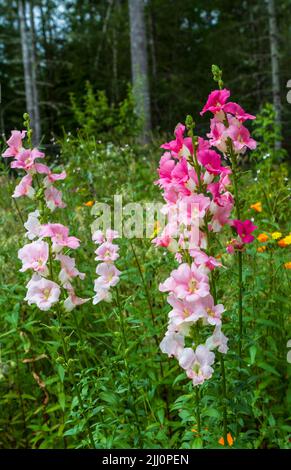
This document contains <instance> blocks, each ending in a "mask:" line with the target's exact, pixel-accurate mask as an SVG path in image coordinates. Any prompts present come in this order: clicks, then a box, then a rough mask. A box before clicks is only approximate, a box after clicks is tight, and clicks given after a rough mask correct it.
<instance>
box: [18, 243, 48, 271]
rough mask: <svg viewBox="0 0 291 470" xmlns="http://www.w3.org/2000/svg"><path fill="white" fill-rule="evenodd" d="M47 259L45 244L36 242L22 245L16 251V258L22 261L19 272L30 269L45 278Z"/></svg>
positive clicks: (46, 245)
mask: <svg viewBox="0 0 291 470" xmlns="http://www.w3.org/2000/svg"><path fill="white" fill-rule="evenodd" d="M48 257H49V246H48V244H47V243H46V242H44V241H42V240H38V241H35V242H32V243H29V244H28V245H24V247H23V248H21V249H20V250H19V251H18V258H19V259H20V260H21V261H22V268H21V269H20V271H21V272H23V271H27V269H32V270H33V271H36V272H39V273H41V274H42V275H43V276H47V274H48V268H47V261H48Z"/></svg>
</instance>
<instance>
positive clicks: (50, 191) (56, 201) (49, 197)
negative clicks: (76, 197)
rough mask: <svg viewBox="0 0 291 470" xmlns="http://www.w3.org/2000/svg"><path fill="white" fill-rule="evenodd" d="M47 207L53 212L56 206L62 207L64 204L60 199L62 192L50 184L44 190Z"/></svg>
mask: <svg viewBox="0 0 291 470" xmlns="http://www.w3.org/2000/svg"><path fill="white" fill-rule="evenodd" d="M44 196H45V201H46V205H47V207H48V208H49V209H50V210H51V211H52V212H53V211H54V210H55V209H56V208H58V207H59V208H61V209H63V208H64V207H66V204H65V203H64V202H63V200H62V192H61V191H59V190H58V189H57V188H55V187H54V186H52V185H50V186H48V187H47V188H46V190H45V192H44Z"/></svg>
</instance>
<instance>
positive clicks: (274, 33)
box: [267, 0, 282, 149]
mask: <svg viewBox="0 0 291 470" xmlns="http://www.w3.org/2000/svg"><path fill="white" fill-rule="evenodd" d="M267 7H268V16H269V36H270V51H271V66H272V90H273V104H274V108H275V112H276V121H275V122H276V124H277V126H278V127H279V129H281V126H282V111H281V110H282V104H281V96H280V70H279V41H278V27H277V19H276V12H275V4H274V0H267ZM275 147H276V148H277V149H278V148H280V147H281V141H278V142H276V143H275Z"/></svg>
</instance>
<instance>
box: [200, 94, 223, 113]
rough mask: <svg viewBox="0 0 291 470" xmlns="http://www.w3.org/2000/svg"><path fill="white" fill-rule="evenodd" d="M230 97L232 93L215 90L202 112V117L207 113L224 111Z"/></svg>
mask: <svg viewBox="0 0 291 470" xmlns="http://www.w3.org/2000/svg"><path fill="white" fill-rule="evenodd" d="M229 97H230V91H229V90H227V89H226V88H224V89H223V90H214V91H212V92H211V93H210V95H209V96H208V99H207V101H206V104H205V106H204V108H203V109H202V111H201V113H200V114H201V116H202V115H203V114H204V113H206V111H211V112H212V113H213V114H215V113H219V111H223V107H224V105H225V103H226V101H227V100H228V98H229Z"/></svg>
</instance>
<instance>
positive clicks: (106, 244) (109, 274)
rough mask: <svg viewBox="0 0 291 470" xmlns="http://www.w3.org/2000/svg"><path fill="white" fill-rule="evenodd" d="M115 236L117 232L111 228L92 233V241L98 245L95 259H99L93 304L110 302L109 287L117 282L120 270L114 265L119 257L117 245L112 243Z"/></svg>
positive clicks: (116, 236)
mask: <svg viewBox="0 0 291 470" xmlns="http://www.w3.org/2000/svg"><path fill="white" fill-rule="evenodd" d="M116 238H118V232H117V231H115V230H111V229H107V230H106V232H105V234H104V233H103V232H102V231H101V230H96V231H95V232H94V233H93V235H92V240H93V242H94V243H96V244H97V245H99V246H98V248H97V249H96V250H95V254H96V255H97V256H96V257H95V260H96V261H101V263H99V264H98V265H97V268H96V274H98V277H97V278H96V279H95V281H94V291H95V295H94V297H93V304H94V305H95V304H97V303H99V302H101V301H103V300H104V301H105V302H111V300H112V294H111V292H110V289H111V287H114V286H116V284H118V282H119V276H120V274H121V272H120V271H119V270H118V269H117V268H116V266H115V265H114V262H115V261H116V260H117V259H118V258H119V254H118V251H119V246H118V245H115V244H114V243H113V240H115V239H116Z"/></svg>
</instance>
